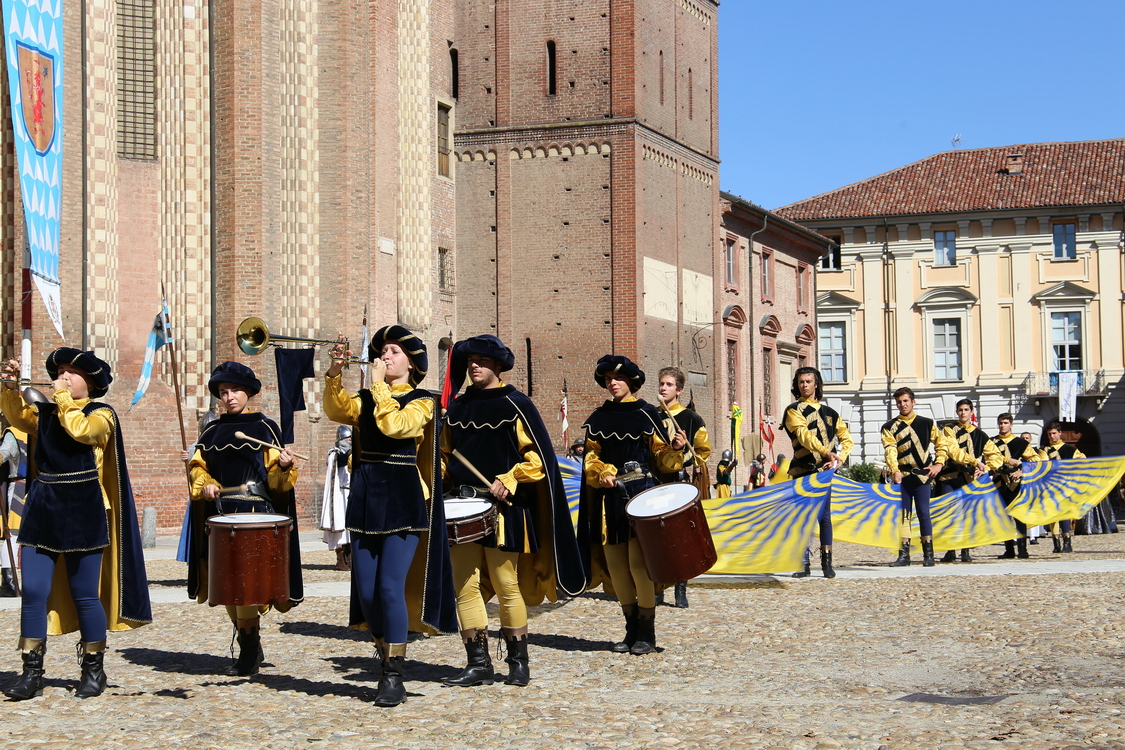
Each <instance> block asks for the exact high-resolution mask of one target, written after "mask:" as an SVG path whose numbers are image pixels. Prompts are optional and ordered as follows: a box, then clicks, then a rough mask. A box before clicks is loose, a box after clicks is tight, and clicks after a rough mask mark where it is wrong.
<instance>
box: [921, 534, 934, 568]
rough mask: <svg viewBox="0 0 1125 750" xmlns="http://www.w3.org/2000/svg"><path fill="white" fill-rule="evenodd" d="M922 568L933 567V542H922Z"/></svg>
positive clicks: (924, 540)
mask: <svg viewBox="0 0 1125 750" xmlns="http://www.w3.org/2000/svg"><path fill="white" fill-rule="evenodd" d="M922 567H923V568H932V567H934V543H933V540H926V539H923V540H922Z"/></svg>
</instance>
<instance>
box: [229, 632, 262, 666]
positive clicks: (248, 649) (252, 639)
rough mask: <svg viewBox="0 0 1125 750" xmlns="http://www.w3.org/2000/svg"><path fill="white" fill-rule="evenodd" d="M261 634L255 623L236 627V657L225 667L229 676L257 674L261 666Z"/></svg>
mask: <svg viewBox="0 0 1125 750" xmlns="http://www.w3.org/2000/svg"><path fill="white" fill-rule="evenodd" d="M261 645H262V634H261V631H260V630H259V629H258V626H257V625H251V626H250V627H240V628H239V629H238V658H237V659H236V660H235V662H234V664H232V665H231V666H230V667H228V668H227V671H226V673H227V675H229V676H231V677H249V676H250V675H252V674H258V670H259V669H260V668H261V666H262V659H261V653H262V652H261Z"/></svg>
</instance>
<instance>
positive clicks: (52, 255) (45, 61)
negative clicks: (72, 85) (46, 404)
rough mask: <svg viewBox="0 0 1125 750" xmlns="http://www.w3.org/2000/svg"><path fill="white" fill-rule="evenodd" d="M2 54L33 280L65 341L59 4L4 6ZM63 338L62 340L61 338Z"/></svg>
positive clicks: (18, 0)
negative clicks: (5, 56) (61, 267)
mask: <svg viewBox="0 0 1125 750" xmlns="http://www.w3.org/2000/svg"><path fill="white" fill-rule="evenodd" d="M3 12H4V26H5V30H6V38H5V42H6V43H5V49H6V50H7V52H8V88H9V90H10V92H11V100H12V125H13V129H14V132H15V149H16V156H17V161H18V164H19V170H20V192H21V194H22V196H23V215H24V221H25V223H26V225H27V243H28V246H29V247H30V248H31V267H30V272H31V277H32V278H33V279H35V285H36V286H37V287H38V288H39V294H40V295H41V296H42V297H43V302H44V303H45V304H46V306H47V313H48V314H49V315H50V317H51V322H52V323H54V324H55V329H56V330H57V331H58V332H59V336H63V330H62V308H61V305H60V294H59V291H60V284H59V217H60V215H61V213H60V212H61V205H62V182H61V179H60V178H61V172H62V144H63V128H62V126H63V119H62V104H63V77H62V70H63V64H62V62H63V55H62V42H63V27H62V0H56V1H55V2H50V0H45V1H43V2H40V0H4V11H3ZM64 338H65V337H64Z"/></svg>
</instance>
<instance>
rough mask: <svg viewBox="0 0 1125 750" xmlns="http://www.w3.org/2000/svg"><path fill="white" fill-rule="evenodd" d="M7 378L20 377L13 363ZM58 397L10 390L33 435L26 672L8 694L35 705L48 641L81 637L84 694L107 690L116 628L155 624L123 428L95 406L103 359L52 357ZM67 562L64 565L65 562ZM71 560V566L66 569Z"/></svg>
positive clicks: (26, 534)
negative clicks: (110, 639) (110, 640)
mask: <svg viewBox="0 0 1125 750" xmlns="http://www.w3.org/2000/svg"><path fill="white" fill-rule="evenodd" d="M4 369H5V371H6V375H5V377H8V378H11V379H13V380H15V379H16V378H17V377H18V372H19V363H18V362H15V361H14V360H13V361H12V362H9V364H8V366H6V367H5V368H4ZM47 372H48V373H49V374H50V376H51V379H52V380H53V381H54V384H53V385H54V389H55V392H54V394H53V396H52V397H51V399H47V398H46V397H45V396H43V394H41V393H39V392H38V391H35V390H34V389H32V388H28V389H26V390H25V391H24V393H23V397H22V398H21V395H20V393H19V392H17V391H15V390H13V389H11V388H10V387H7V386H5V388H4V391H3V394H2V397H0V405H2V407H3V411H4V415H5V416H6V417H7V419H8V421H9V422H10V423H11V424H12V426H13V427H16V428H17V429H19V430H22V431H24V432H26V433H27V435H28V440H29V448H30V462H29V463H30V465H29V467H28V492H27V501H26V505H25V506H24V515H23V522H22V524H21V526H20V538H19V542H20V545H21V546H23V547H24V548H25V549H24V554H23V608H22V611H21V616H20V651H21V652H22V653H23V674H22V675H21V676H20V678H19V680H18V681H17V682H16V684H15V685H12V686H11V687H9V688H8V689H7V690H5V691H4V694H5V695H7V696H8V697H9V698H13V699H15V700H26V699H28V698H32V697H34V696H37V695H41V694H42V692H43V656H44V653H45V652H46V646H47V635H48V633H50V634H51V635H62V634H64V633H71V632H73V631H74V630H79V631H80V632H81V634H82V639H81V640H80V641H79V642H78V654H79V658H80V664H81V669H82V679H81V681H80V682H79V684H78V688H77V690H76V691H75V695H76V696H77V697H79V698H92V697H94V696H97V695H101V693H102V691H103V690H105V686H106V675H105V669H104V659H105V647H106V631H107V630H115V631H119V630H130V629H132V628H136V627H140V626H142V625H145V624H147V623H149V622H152V608H151V606H150V604H149V596H148V578H147V577H146V575H145V567H144V556H143V554H142V552H141V533H140V528H139V527H138V526H137V511H136V507H135V506H134V503H133V489H132V485H131V484H130V481H129V470H128V467H127V466H126V463H125V446H124V442H123V441H122V439H121V429H120V422H119V420H118V418H117V414H116V413H115V412H114V410H113V407H111V406H109V405H108V404H104V403H100V402H98V401H94V400H92V399H95V398H101V397H102V396H104V395H105V394H106V392H107V391H108V390H109V385H110V383H111V382H113V376H112V373H111V371H110V367H109V365H108V364H106V363H105V362H103V361H102V360H101V359H98V358H97V357H96V356H94V353H93V352H84V351H80V350H78V349H71V348H65V347H64V348H61V349H56V350H55V351H53V352H51V354H50V356H48V357H47ZM60 558H62V559H61V561H60ZM60 562H61V564H60Z"/></svg>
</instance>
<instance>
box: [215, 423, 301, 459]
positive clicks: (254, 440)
mask: <svg viewBox="0 0 1125 750" xmlns="http://www.w3.org/2000/svg"><path fill="white" fill-rule="evenodd" d="M234 436H235V437H236V438H238V439H239V440H249V441H250V442H251V443H257V444H258V445H260V446H262V447H263V448H273V449H274V450H278V451H283V450H285V449H284V448H282V447H281V446H278V445H274V444H273V443H267V442H266V441H265V440H259V439H258V438H252V437H250V436H249V435H247V434H246V433H245V432H243V431H241V430H239V431H238V432H236V433H234ZM289 452H290V453H292V454H293V457H294V458H299V459H301V460H302V461H308V460H309V457H308V456H302V455H301V454H300V453H297V452H296V451H289Z"/></svg>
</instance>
